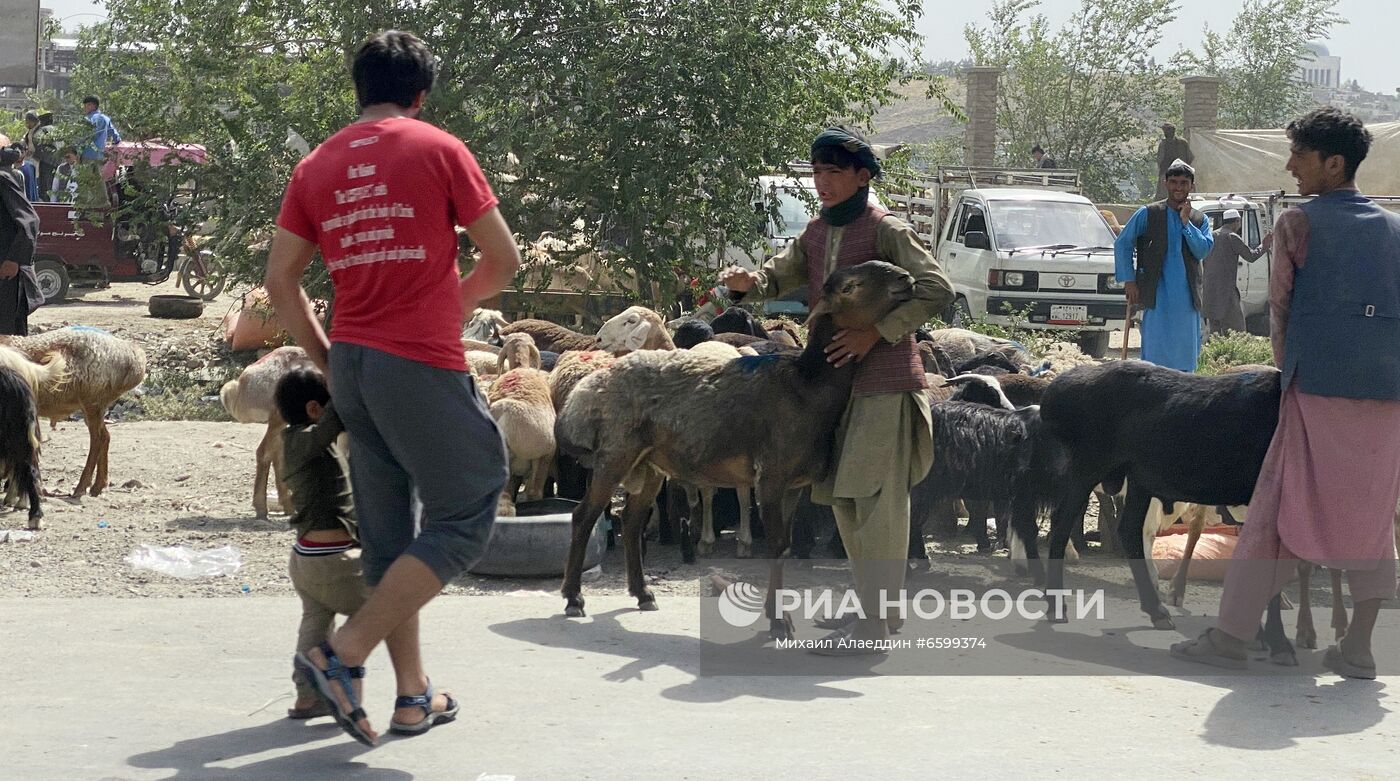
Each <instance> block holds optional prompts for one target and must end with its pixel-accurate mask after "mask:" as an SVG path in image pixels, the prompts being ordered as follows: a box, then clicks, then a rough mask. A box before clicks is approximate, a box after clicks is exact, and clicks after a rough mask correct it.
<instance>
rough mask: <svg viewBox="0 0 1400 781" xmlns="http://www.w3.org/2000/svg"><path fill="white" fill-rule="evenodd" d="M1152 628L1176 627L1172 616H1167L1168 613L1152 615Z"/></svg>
mask: <svg viewBox="0 0 1400 781" xmlns="http://www.w3.org/2000/svg"><path fill="white" fill-rule="evenodd" d="M1152 628H1153V629H1176V622H1174V621H1172V617H1171V616H1169V615H1164V616H1153V617H1152Z"/></svg>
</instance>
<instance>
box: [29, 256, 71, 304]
mask: <svg viewBox="0 0 1400 781" xmlns="http://www.w3.org/2000/svg"><path fill="white" fill-rule="evenodd" d="M34 276H35V277H37V278H38V280H39V292H40V293H43V294H44V303H46V304H57V303H59V302H60V301H62V300H63V299H64V298H66V297H67V296H68V269H67V268H65V267H64V265H63V264H62V263H60V262H58V261H56V260H52V259H49V258H43V259H41V260H36V261H34Z"/></svg>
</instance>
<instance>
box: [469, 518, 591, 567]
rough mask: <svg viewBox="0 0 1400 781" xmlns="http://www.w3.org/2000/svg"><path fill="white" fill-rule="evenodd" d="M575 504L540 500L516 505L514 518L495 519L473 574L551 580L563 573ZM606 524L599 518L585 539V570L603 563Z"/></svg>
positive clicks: (571, 535) (567, 554)
mask: <svg viewBox="0 0 1400 781" xmlns="http://www.w3.org/2000/svg"><path fill="white" fill-rule="evenodd" d="M577 506H578V502H575V501H573V500H571V499H542V500H540V501H537V502H521V503H520V504H518V505H516V507H515V512H516V515H515V516H514V517H507V518H497V519H496V528H495V529H493V530H492V532H491V542H490V543H489V544H487V546H486V553H484V554H483V555H482V557H481V560H480V561H478V562H477V563H476V564H474V565H473V566H472V568H471V570H470V571H471V573H472V574H474V575H495V576H500V577H508V578H553V577H558V576H560V575H563V574H564V561H565V560H566V559H567V558H568V556H569V542H570V540H571V539H572V538H573V512H574V508H575V507H577ZM604 524H605V521H604V519H603V518H601V517H600V518H599V519H598V523H596V524H594V526H593V534H592V536H590V537H589V538H588V550H587V552H586V553H585V554H584V557H583V568H584V570H589V569H592V568H593V567H594V566H596V565H597V564H598V562H600V561H602V560H603V553H604V552H605V551H606V550H607V536H606V533H605V532H604Z"/></svg>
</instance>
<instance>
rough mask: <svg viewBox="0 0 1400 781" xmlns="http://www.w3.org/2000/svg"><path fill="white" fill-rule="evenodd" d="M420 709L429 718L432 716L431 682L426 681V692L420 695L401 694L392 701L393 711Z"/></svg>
mask: <svg viewBox="0 0 1400 781" xmlns="http://www.w3.org/2000/svg"><path fill="white" fill-rule="evenodd" d="M399 708H422V709H423V712H424V713H425V714H427V715H429V716H431V715H433V682H432V681H428V690H427V691H426V692H424V693H422V694H403V695H399V696H398V697H396V698H395V699H394V709H395V710H397V709H399Z"/></svg>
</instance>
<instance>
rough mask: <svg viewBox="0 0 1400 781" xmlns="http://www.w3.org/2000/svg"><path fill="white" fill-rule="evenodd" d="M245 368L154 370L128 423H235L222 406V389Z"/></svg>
mask: <svg viewBox="0 0 1400 781" xmlns="http://www.w3.org/2000/svg"><path fill="white" fill-rule="evenodd" d="M243 368H244V367H243V366H241V365H238V364H236V363H227V364H218V365H216V366H215V367H213V368H212V369H210V370H209V371H208V372H190V371H189V370H186V369H160V368H156V369H153V370H152V371H151V372H150V373H148V374H147V376H146V380H145V382H143V383H142V390H143V395H142V396H141V397H140V400H139V401H138V403H137V404H136V406H135V408H134V409H133V410H132V411H131V412H130V413H129V414H128V415H127V417H126V419H127V420H208V421H228V420H232V418H230V417H229V415H228V412H227V411H226V410H225V409H224V407H223V405H222V404H220V403H219V389H220V388H221V387H223V384H224V383H225V382H228V381H229V380H234V379H238V375H239V374H240V373H242V371H243Z"/></svg>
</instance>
